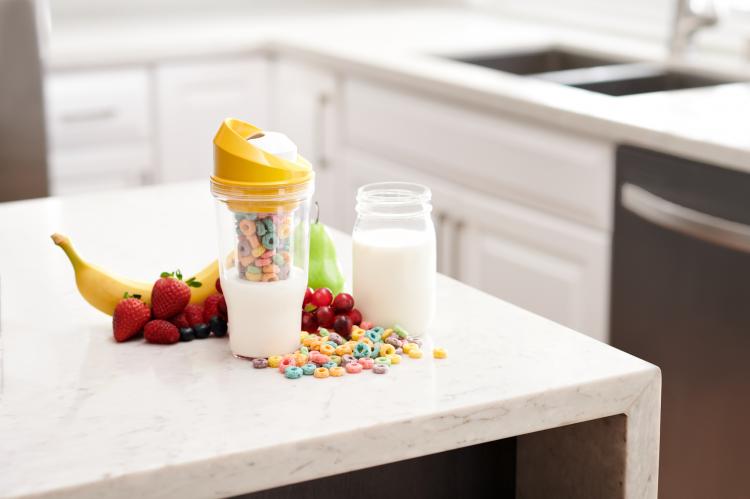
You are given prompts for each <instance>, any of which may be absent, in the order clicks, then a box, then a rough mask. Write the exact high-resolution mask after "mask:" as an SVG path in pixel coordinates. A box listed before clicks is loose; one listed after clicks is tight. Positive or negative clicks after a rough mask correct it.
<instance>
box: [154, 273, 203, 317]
mask: <svg viewBox="0 0 750 499" xmlns="http://www.w3.org/2000/svg"><path fill="white" fill-rule="evenodd" d="M200 286H201V283H199V282H197V281H195V279H194V278H190V279H188V280H187V281H186V282H182V274H181V273H180V271H179V270H178V271H176V272H172V273H169V272H162V274H161V278H160V279H159V280H158V281H156V282H155V283H154V287H153V289H152V290H151V309H152V310H153V312H154V317H155V318H157V319H168V318H169V317H174V316H175V315H177V314H179V313H180V312H182V311H183V310H184V309H185V306H186V305H187V304H188V302H190V288H191V287H196V288H197V287H200Z"/></svg>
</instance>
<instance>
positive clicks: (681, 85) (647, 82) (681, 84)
mask: <svg viewBox="0 0 750 499" xmlns="http://www.w3.org/2000/svg"><path fill="white" fill-rule="evenodd" d="M724 83H732V81H729V80H726V79H721V78H713V77H708V76H701V75H695V74H688V73H678V72H674V71H659V72H657V73H655V74H649V75H642V76H634V77H632V78H625V79H613V80H599V81H592V82H583V83H577V84H572V85H570V86H573V87H576V88H582V89H584V90H590V91H592V92H598V93H600V94H607V95H614V96H622V95H636V94H645V93H649V92H666V91H670V90H685V89H688V88H700V87H710V86H714V85H721V84H724Z"/></svg>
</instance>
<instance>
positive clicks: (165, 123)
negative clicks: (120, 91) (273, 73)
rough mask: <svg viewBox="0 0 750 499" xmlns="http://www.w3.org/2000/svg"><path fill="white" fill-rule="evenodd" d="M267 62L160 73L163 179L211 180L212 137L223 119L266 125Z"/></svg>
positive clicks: (182, 66) (199, 65)
mask: <svg viewBox="0 0 750 499" xmlns="http://www.w3.org/2000/svg"><path fill="white" fill-rule="evenodd" d="M268 78H269V72H268V61H267V59H266V58H265V57H261V56H253V57H248V58H242V59H231V60H216V61H205V62H185V63H165V64H161V65H159V66H158V67H157V68H156V95H157V122H158V124H159V127H158V130H159V136H158V140H159V144H158V146H159V147H158V152H159V166H160V170H159V173H160V175H159V177H160V179H161V180H164V181H178V180H188V179H199V178H203V179H205V178H208V176H209V175H210V174H211V170H212V168H213V138H214V135H215V134H216V131H217V130H218V128H219V125H220V124H221V121H222V120H223V119H224V118H229V117H233V118H240V119H243V120H245V121H248V122H250V123H252V124H254V125H258V126H261V127H265V126H267V125H268V121H269V120H268V114H269V113H268V109H269V98H268V87H269V85H268V83H269V82H268Z"/></svg>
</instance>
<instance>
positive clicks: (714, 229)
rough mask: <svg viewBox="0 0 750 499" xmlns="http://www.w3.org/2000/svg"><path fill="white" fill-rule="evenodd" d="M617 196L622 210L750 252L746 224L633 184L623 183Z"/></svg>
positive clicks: (672, 228) (699, 237)
mask: <svg viewBox="0 0 750 499" xmlns="http://www.w3.org/2000/svg"><path fill="white" fill-rule="evenodd" d="M620 195H621V202H622V206H623V207H624V208H625V209H627V210H629V211H631V212H633V213H635V214H636V215H638V216H640V217H641V218H643V219H645V220H648V221H649V222H651V223H653V224H656V225H658V226H660V227H663V228H665V229H669V230H672V231H675V232H679V233H681V234H685V235H688V236H691V237H694V238H696V239H700V240H702V241H706V242H709V243H712V244H715V245H717V246H724V247H726V248H731V249H734V250H738V251H743V252H745V253H750V226H748V225H745V224H741V223H738V222H733V221H731V220H726V219H724V218H720V217H716V216H713V215H709V214H707V213H703V212H700V211H697V210H693V209H692V208H688V207H686V206H682V205H680V204H677V203H673V202H672V201H668V200H666V199H664V198H661V197H659V196H657V195H655V194H652V193H650V192H648V191H647V190H645V189H642V188H641V187H638V186H636V185H633V184H628V183H625V184H623V185H622V187H621V189H620Z"/></svg>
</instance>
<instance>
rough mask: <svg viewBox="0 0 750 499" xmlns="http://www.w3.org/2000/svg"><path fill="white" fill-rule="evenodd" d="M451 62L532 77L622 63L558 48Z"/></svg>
mask: <svg viewBox="0 0 750 499" xmlns="http://www.w3.org/2000/svg"><path fill="white" fill-rule="evenodd" d="M453 60H456V61H460V62H465V63H468V64H474V65H476V66H483V67H485V68H490V69H495V70H498V71H505V72H507V73H513V74H517V75H534V74H539V73H548V72H552V71H567V70H572V69H582V68H592V67H596V66H606V65H609V64H618V63H621V62H622V61H614V60H610V59H604V58H600V57H595V56H591V55H586V54H581V53H578V52H571V51H568V50H563V49H559V48H552V49H546V50H535V51H529V52H514V53H509V54H493V55H487V56H476V57H465V58H460V57H459V58H453Z"/></svg>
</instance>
